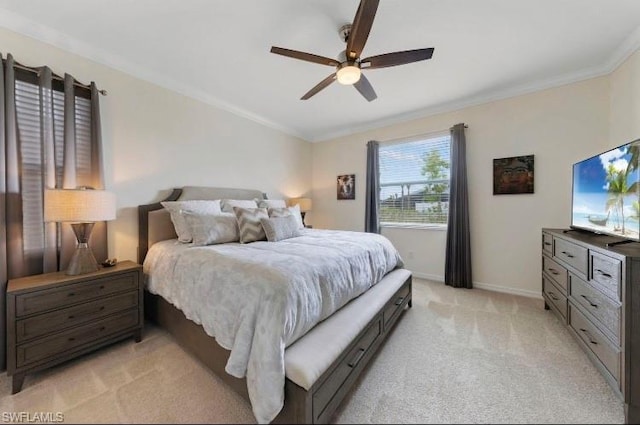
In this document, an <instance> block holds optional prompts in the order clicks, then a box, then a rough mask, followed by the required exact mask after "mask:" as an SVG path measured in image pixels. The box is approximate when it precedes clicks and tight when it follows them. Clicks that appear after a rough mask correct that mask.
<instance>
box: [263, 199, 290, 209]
mask: <svg viewBox="0 0 640 425" xmlns="http://www.w3.org/2000/svg"><path fill="white" fill-rule="evenodd" d="M256 202H257V203H258V208H286V207H287V202H286V201H285V200H284V199H256Z"/></svg>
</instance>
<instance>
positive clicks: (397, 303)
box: [396, 297, 404, 305]
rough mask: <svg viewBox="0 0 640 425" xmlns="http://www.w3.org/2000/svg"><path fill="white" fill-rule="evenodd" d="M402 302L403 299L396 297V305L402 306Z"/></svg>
mask: <svg viewBox="0 0 640 425" xmlns="http://www.w3.org/2000/svg"><path fill="white" fill-rule="evenodd" d="M403 301H404V297H398V299H397V300H396V305H400V304H402V302H403Z"/></svg>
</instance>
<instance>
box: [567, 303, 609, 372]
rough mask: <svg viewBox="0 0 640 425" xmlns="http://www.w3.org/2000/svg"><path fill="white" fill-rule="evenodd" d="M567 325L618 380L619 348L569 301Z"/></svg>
mask: <svg viewBox="0 0 640 425" xmlns="http://www.w3.org/2000/svg"><path fill="white" fill-rule="evenodd" d="M569 325H570V326H571V327H572V328H573V330H575V331H576V333H577V334H578V336H579V337H580V339H581V340H582V341H584V343H585V344H586V345H587V347H589V349H590V350H591V351H592V352H593V354H595V355H596V357H597V358H598V360H600V362H601V363H602V364H603V365H604V367H605V368H606V369H607V371H609V373H610V374H611V375H612V376H613V377H614V379H615V380H616V381H617V382H620V350H619V349H618V348H616V347H614V346H613V344H611V342H609V340H608V339H607V337H606V336H605V335H604V334H603V333H602V332H600V331H599V330H598V328H597V327H596V326H595V325H594V324H593V323H591V322H590V321H589V320H588V319H587V318H586V317H585V316H584V315H583V314H582V313H580V311H579V310H578V309H577V308H575V307H574V306H572V305H571V303H569Z"/></svg>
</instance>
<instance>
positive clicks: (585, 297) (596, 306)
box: [580, 295, 598, 308]
mask: <svg viewBox="0 0 640 425" xmlns="http://www.w3.org/2000/svg"><path fill="white" fill-rule="evenodd" d="M580 296H581V297H582V298H584V299H585V300H587V302H588V303H589V304H591V307H593V308H598V304H594V303H593V301H591V300H590V299H589V298H588V297H587V296H586V295H580Z"/></svg>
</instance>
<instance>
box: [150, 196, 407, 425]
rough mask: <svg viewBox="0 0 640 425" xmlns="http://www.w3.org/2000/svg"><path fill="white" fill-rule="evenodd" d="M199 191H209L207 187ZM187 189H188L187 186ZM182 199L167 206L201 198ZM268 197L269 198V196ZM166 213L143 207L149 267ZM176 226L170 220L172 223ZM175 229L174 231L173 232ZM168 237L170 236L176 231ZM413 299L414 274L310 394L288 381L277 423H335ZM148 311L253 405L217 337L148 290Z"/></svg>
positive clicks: (152, 205) (227, 352)
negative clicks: (158, 215)
mask: <svg viewBox="0 0 640 425" xmlns="http://www.w3.org/2000/svg"><path fill="white" fill-rule="evenodd" d="M192 189H193V187H192ZM195 189H202V190H206V189H207V188H195ZM210 189H211V190H213V191H215V190H221V191H223V192H224V193H234V191H236V190H237V191H238V194H237V195H236V196H237V197H235V198H233V199H247V192H248V191H245V190H242V189H224V188H222V189H216V188H210ZM185 190H187V188H186V187H185ZM258 193H259V192H258ZM182 194H183V190H182V189H174V190H173V191H172V193H171V194H170V195H169V196H168V197H167V198H166V199H164V200H163V201H174V200H178V199H201V198H193V197H190V198H181V195H182ZM243 195H244V198H243ZM192 196H193V194H192ZM264 198H266V196H265V197H264ZM205 199H214V198H205ZM161 202H162V201H161ZM162 208H163V207H162V205H161V204H160V202H157V203H153V204H148V205H140V206H139V207H138V219H139V232H138V233H139V245H138V262H139V263H140V264H142V263H143V262H144V259H145V257H146V254H147V251H148V249H149V248H150V246H151V244H152V243H153V242H154V240H153V238H156V239H157V238H158V236H157V235H155V236H153V237H151V239H152V240H151V241H150V218H149V214H150V213H151V212H153V211H157V210H160V209H162ZM170 223H171V222H170V221H169V224H170ZM171 226H172V225H171ZM171 230H173V227H172V228H171ZM168 234H170V232H169V233H168ZM173 235H175V232H174V233H173ZM173 237H175V236H173ZM165 239H170V237H165ZM155 241H158V240H155ZM411 296H412V291H411V275H410V274H408V278H406V280H405V281H404V282H403V283H402V285H401V286H400V288H399V289H398V290H397V291H396V292H395V293H394V294H393V296H392V297H390V298H389V300H387V302H385V304H384V307H383V308H381V309H380V310H379V311H378V312H377V313H376V314H375V316H374V317H373V319H372V320H371V321H370V322H369V323H368V324H367V325H366V326H365V327H364V329H363V330H362V331H361V332H360V333H359V334H358V335H357V337H356V338H354V340H353V341H352V342H351V343H350V344H349V346H348V347H347V348H346V349H345V350H344V351H343V352H342V353H341V354H340V355H339V356H338V358H337V359H336V360H335V361H334V362H333V363H332V364H331V365H330V366H329V368H327V370H326V371H325V372H324V373H323V374H322V375H321V376H320V377H319V378H318V379H317V380H316V382H315V383H314V384H313V385H312V387H311V388H310V389H309V390H308V391H307V390H305V389H304V388H302V387H300V386H298V385H297V384H296V383H294V382H293V381H291V380H289V378H287V379H286V380H285V403H284V407H283V409H282V410H281V411H280V413H279V414H278V416H277V417H276V418H275V419H274V421H273V422H274V423H308V424H311V423H328V422H329V421H330V420H331V419H332V416H333V414H334V413H335V411H336V410H337V408H338V407H339V405H340V403H341V401H342V400H343V399H344V398H345V397H346V396H347V395H348V394H349V391H350V389H351V388H352V387H353V385H354V384H355V383H356V381H357V378H358V377H359V376H360V374H361V373H362V372H363V370H364V369H365V367H366V366H367V364H368V363H369V362H370V361H371V360H372V359H373V358H374V356H375V354H376V352H377V351H378V350H379V349H380V347H381V346H382V345H383V343H384V342H385V340H386V339H387V337H388V335H389V333H390V332H391V330H392V329H393V325H394V324H395V323H396V322H397V321H398V319H399V317H400V316H401V315H402V312H403V311H404V310H405V309H407V308H410V307H411ZM144 311H145V315H146V316H147V318H148V319H150V320H152V321H153V322H155V323H157V324H158V325H159V326H160V327H162V328H164V329H166V330H167V331H168V332H169V333H170V334H171V335H172V336H173V337H174V338H175V339H176V340H177V341H178V343H179V344H180V345H181V346H183V347H184V348H185V349H187V350H188V351H189V352H191V353H192V354H193V355H194V356H195V357H196V358H198V359H199V360H200V361H201V362H202V363H203V364H205V365H206V366H207V367H208V368H209V369H211V370H212V371H213V372H214V373H215V374H216V375H218V376H219V377H220V378H221V379H222V380H223V381H224V382H226V383H227V384H228V385H229V386H230V387H231V388H232V389H233V390H234V391H236V392H237V393H238V394H240V395H242V396H243V397H244V398H245V399H246V400H249V395H248V392H247V386H246V379H244V378H243V379H239V378H236V377H233V376H231V375H229V374H227V373H226V372H225V370H224V368H225V365H226V363H227V359H228V358H229V354H230V352H229V351H227V350H225V349H224V348H222V347H221V346H220V345H218V344H217V342H216V340H215V339H214V338H212V337H210V336H209V335H207V334H206V333H205V331H204V329H203V328H202V326H200V325H197V324H196V323H195V322H192V321H191V320H189V319H187V318H186V317H185V316H184V314H183V313H182V312H181V311H180V310H178V309H177V308H176V307H174V306H173V305H171V304H170V303H169V302H167V301H166V300H164V299H163V298H162V297H160V296H158V295H154V294H151V293H149V292H147V291H146V290H145V308H144ZM329 319H330V318H329ZM329 319H327V320H329ZM312 334H313V329H312V330H311V331H309V333H307V335H305V336H304V337H303V338H307V337H312Z"/></svg>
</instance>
